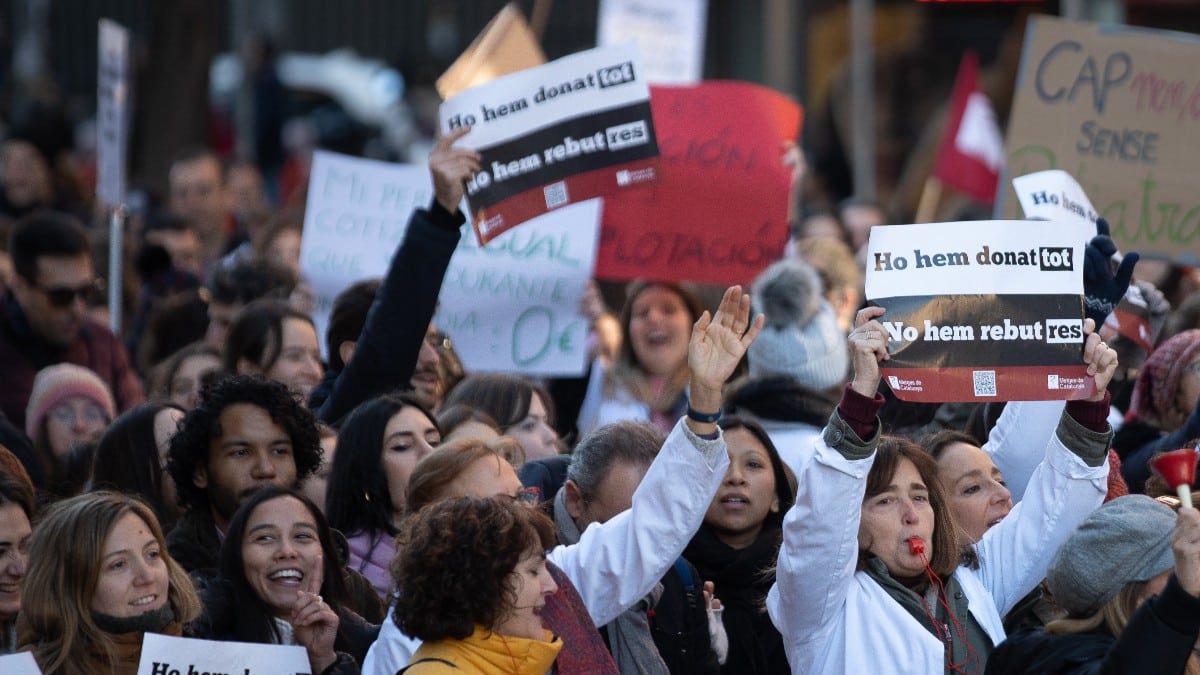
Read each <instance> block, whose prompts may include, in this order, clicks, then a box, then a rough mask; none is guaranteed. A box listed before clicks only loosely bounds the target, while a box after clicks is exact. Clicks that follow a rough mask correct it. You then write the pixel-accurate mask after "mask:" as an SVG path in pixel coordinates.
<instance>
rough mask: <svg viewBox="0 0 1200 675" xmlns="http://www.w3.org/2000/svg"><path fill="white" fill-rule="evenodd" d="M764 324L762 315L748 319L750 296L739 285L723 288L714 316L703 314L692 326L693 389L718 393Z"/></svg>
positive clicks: (690, 354)
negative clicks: (701, 388)
mask: <svg viewBox="0 0 1200 675" xmlns="http://www.w3.org/2000/svg"><path fill="white" fill-rule="evenodd" d="M763 321H764V317H763V315H762V314H759V315H758V316H756V317H754V320H753V322H752V321H751V320H750V294H748V293H743V292H742V287H741V286H731V287H729V288H728V289H726V290H725V295H724V296H722V298H721V304H720V306H719V307H717V312H716V314H713V315H711V316H709V313H708V312H705V313H704V314H702V315H701V316H700V318H699V319H697V320H696V323H695V325H693V326H692V339H691V342H690V344H689V345H688V366H689V368H690V369H691V377H692V388H693V389H695V388H696V387H698V386H701V387H706V388H708V389H712V390H717V391H719V390H720V389H721V387H722V386H724V384H725V381H726V380H728V379H729V376H730V375H732V374H733V371H734V369H735V368H737V364H738V362H739V361H741V360H742V356H744V355H745V354H746V350H747V349H748V348H749V347H750V343H752V342H754V339H755V338H756V337H758V334H759V332H760V331H762V327H763Z"/></svg>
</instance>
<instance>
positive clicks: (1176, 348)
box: [1129, 328, 1200, 431]
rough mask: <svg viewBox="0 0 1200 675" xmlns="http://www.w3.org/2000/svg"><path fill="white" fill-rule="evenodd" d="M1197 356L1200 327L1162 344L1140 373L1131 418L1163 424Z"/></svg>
mask: <svg viewBox="0 0 1200 675" xmlns="http://www.w3.org/2000/svg"><path fill="white" fill-rule="evenodd" d="M1197 356H1200V328H1194V329H1192V330H1185V331H1183V332H1182V333H1179V334H1178V335H1175V336H1173V337H1172V338H1171V339H1170V340H1167V341H1166V342H1164V343H1162V344H1161V345H1159V346H1158V349H1155V350H1154V353H1153V354H1151V355H1150V358H1148V359H1146V363H1145V364H1144V365H1143V366H1142V370H1141V371H1140V372H1139V373H1138V377H1137V382H1135V383H1134V385H1133V399H1132V400H1131V402H1130V404H1129V417H1130V418H1136V419H1139V420H1141V421H1144V422H1149V423H1151V424H1162V422H1163V420H1164V418H1165V417H1166V416H1167V414H1168V413H1170V412H1171V407H1172V406H1173V405H1174V404H1175V395H1176V393H1177V392H1178V391H1179V380H1180V378H1182V377H1183V369H1184V368H1185V367H1187V365H1188V364H1189V363H1191V362H1192V361H1194V360H1195V359H1196V357H1197ZM1189 412H1190V411H1189ZM1168 431H1169V430H1168Z"/></svg>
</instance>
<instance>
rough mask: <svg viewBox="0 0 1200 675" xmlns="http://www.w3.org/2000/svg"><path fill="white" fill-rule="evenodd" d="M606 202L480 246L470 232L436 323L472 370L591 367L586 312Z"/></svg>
mask: <svg viewBox="0 0 1200 675" xmlns="http://www.w3.org/2000/svg"><path fill="white" fill-rule="evenodd" d="M602 203H603V202H602V200H600V199H590V200H588V201H586V202H580V203H578V204H571V205H570V206H566V207H563V208H561V209H556V210H554V211H551V212H550V213H546V214H543V215H541V216H538V217H537V218H534V219H533V220H530V221H528V222H526V223H525V224H523V225H521V227H518V228H515V229H512V230H509V231H508V232H505V233H504V234H502V235H500V236H498V237H496V238H495V239H494V240H492V241H491V242H490V243H488V245H487V246H484V247H479V246H477V245H476V244H475V242H473V241H472V240H471V238H470V237H463V239H462V240H461V241H460V242H459V247H458V250H457V251H455V253H454V259H453V260H452V261H451V263H450V270H449V271H447V272H446V281H445V284H444V285H443V287H442V294H441V297H440V299H439V306H438V314H437V318H436V322H437V326H438V328H439V329H440V330H442V331H443V332H445V333H446V334H447V335H449V336H450V338H451V340H453V343H454V348H455V350H456V351H457V352H458V353H459V355H460V356H461V357H462V361H463V365H464V366H465V367H466V369H467V370H468V371H470V372H473V373H475V372H521V373H525V374H527V375H547V376H566V375H569V376H576V375H581V374H583V372H584V370H585V369H586V367H587V363H586V356H587V349H586V344H585V343H586V341H587V334H588V322H587V321H586V320H585V319H584V318H583V317H582V316H580V315H579V305H580V303H581V301H582V297H583V291H584V289H585V288H586V287H587V283H588V279H589V278H591V275H592V268H593V265H594V262H595V260H596V241H597V239H599V232H600V210H601V205H602Z"/></svg>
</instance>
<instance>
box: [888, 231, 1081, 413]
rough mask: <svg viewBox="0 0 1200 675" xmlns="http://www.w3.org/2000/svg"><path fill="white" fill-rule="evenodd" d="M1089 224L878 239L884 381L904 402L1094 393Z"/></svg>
mask: <svg viewBox="0 0 1200 675" xmlns="http://www.w3.org/2000/svg"><path fill="white" fill-rule="evenodd" d="M1092 234H1094V232H1092V231H1089V228H1088V226H1086V225H1084V224H1082V223H1066V222H1047V221H979V222H963V223H926V224H920V225H889V226H882V227H876V228H874V229H872V230H871V239H870V242H869V243H868V248H867V276H866V296H867V300H868V301H870V303H871V304H872V305H878V306H880V307H883V308H885V309H886V310H887V313H886V314H884V315H883V316H882V317H880V318H879V321H880V323H881V324H883V326H884V328H885V329H886V330H887V332H888V352H889V353H890V355H891V358H890V360H888V361H885V362H883V364H882V368H881V369H882V373H883V379H884V381H885V382H886V383H887V384H888V386H889V387H890V388H891V389H892V391H893V392H894V393H895V394H896V396H897V398H900V399H901V400H905V401H919V402H960V401H1013V400H1019V401H1039V400H1060V399H1079V398H1086V397H1088V396H1090V395H1092V394H1093V393H1095V385H1094V383H1093V381H1092V379H1091V378H1089V377H1087V373H1086V367H1085V366H1084V365H1083V358H1082V354H1083V350H1082V347H1083V319H1084V314H1083V248H1084V244H1085V243H1086V242H1087V240H1088V239H1089V238H1090V237H1091V235H1092Z"/></svg>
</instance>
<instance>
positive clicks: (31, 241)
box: [0, 211, 145, 428]
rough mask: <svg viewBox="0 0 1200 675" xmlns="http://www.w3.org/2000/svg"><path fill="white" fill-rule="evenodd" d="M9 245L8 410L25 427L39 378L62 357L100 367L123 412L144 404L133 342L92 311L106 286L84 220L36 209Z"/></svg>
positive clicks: (1, 377) (3, 319)
mask: <svg viewBox="0 0 1200 675" xmlns="http://www.w3.org/2000/svg"><path fill="white" fill-rule="evenodd" d="M9 251H10V253H11V254H12V259H13V269H14V272H15V274H13V280H12V289H11V292H10V294H9V296H8V297H5V298H3V299H2V300H0V364H3V368H0V411H3V412H4V415H5V416H7V417H8V419H9V421H11V422H12V423H13V424H14V425H16V426H17V427H18V428H22V427H24V425H25V406H26V403H27V402H28V400H29V394H30V392H31V391H32V390H33V378H34V376H35V375H37V372H38V371H39V370H41V369H42V368H45V367H46V366H51V365H54V364H56V363H74V364H76V365H80V366H84V367H86V368H89V369H91V370H92V371H94V372H95V373H96V374H97V375H99V376H100V378H101V379H102V380H104V382H105V384H107V385H108V387H109V389H110V390H112V392H113V395H114V396H115V398H116V402H117V407H118V408H119V409H121V410H126V409H128V408H130V407H132V406H134V405H137V404H138V403H141V402H142V401H143V400H144V398H145V397H144V393H143V390H142V383H141V381H140V380H138V377H137V373H135V372H134V370H133V367H132V366H131V365H130V362H129V355H128V354H127V353H126V351H125V347H124V346H122V345H121V342H120V341H119V340H118V339H117V338H116V337H115V336H114V335H113V334H112V331H110V330H108V328H106V327H104V326H103V325H101V324H100V323H98V322H96V321H94V320H92V319H91V318H90V317H89V316H88V302H89V301H90V300H92V299H93V298H94V297H96V296H97V295H98V294H99V293H100V284H99V283H98V281H97V279H96V273H95V268H94V266H93V264H92V253H91V247H90V244H89V242H88V238H87V234H86V233H85V232H84V230H83V226H82V225H81V224H80V223H79V222H78V221H77V220H75V218H74V217H72V216H68V215H66V214H62V213H55V212H52V211H39V212H36V213H34V214H32V215H30V216H27V217H26V218H25V219H23V220H22V221H21V222H20V223H18V224H17V226H16V229H15V230H14V231H13V234H12V238H11V240H10V242H9Z"/></svg>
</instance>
